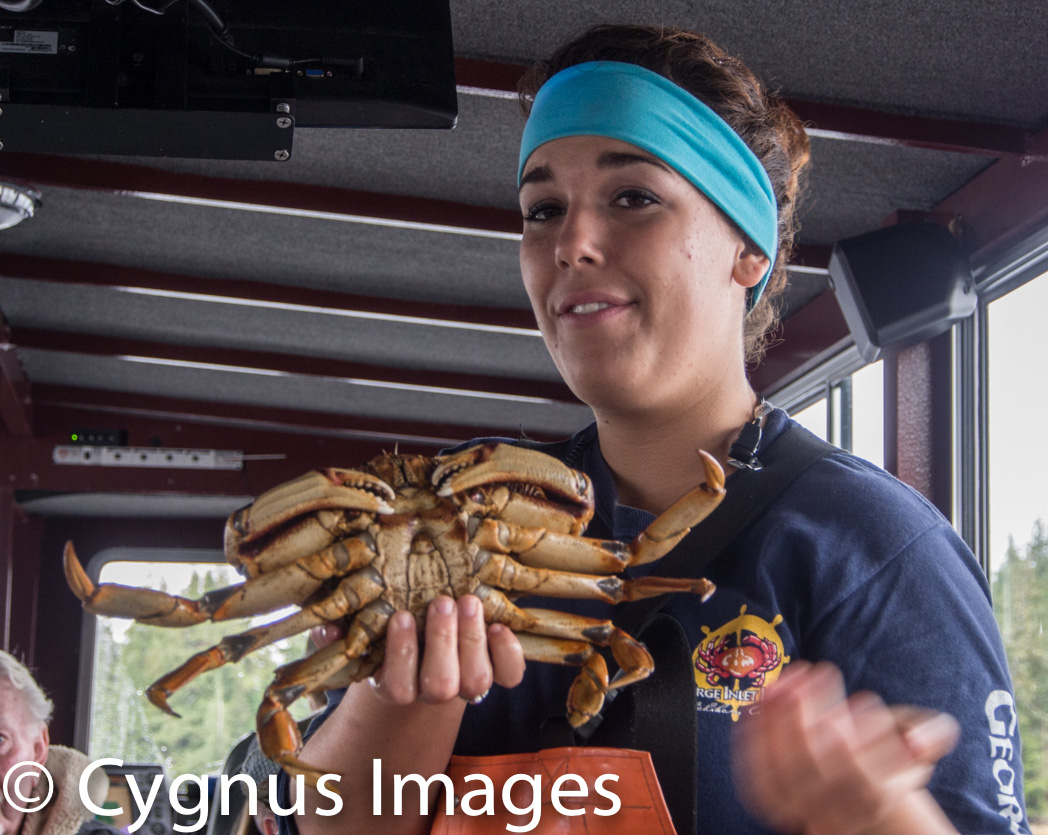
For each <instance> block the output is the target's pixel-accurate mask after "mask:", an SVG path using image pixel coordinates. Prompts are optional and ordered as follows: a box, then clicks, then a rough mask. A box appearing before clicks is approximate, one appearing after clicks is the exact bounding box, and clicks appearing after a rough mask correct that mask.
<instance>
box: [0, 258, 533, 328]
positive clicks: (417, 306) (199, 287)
mask: <svg viewBox="0 0 1048 835" xmlns="http://www.w3.org/2000/svg"><path fill="white" fill-rule="evenodd" d="M0 276H4V277H6V278H15V279H18V278H27V279H33V280H35V281H49V282H53V283H55V284H85V285H89V286H92V287H101V288H112V289H118V288H120V289H131V290H138V289H141V290H150V291H156V292H157V294H158V295H164V294H171V295H173V296H177V295H180V294H186V295H192V296H203V297H215V298H224V299H234V300H243V301H244V302H246V303H258V304H260V305H271V306H277V307H281V306H283V307H287V308H290V309H296V310H297V309H301V308H313V309H323V310H325V311H329V312H330V311H344V312H347V313H350V314H353V313H359V314H361V315H362V316H366V317H368V318H389V319H395V320H396V321H405V320H408V321H410V320H417V321H418V323H419V324H438V325H442V326H450V327H454V326H456V325H460V324H461V325H464V326H477V327H480V328H483V329H509V330H512V331H519V330H524V331H527V332H528V333H529V334H533V335H535V336H538V335H539V332H538V329H537V328H536V325H535V316H534V314H533V313H532V312H531V310H525V309H519V308H496V307H472V306H467V305H456V304H444V303H439V302H417V301H410V300H405V299H391V298H382V297H379V296H362V295H355V294H353V293H341V292H338V291H335V290H318V289H313V288H309V287H300V286H297V285H295V286H291V285H284V284H270V283H266V282H261V281H250V280H243V281H241V280H238V279H221V278H203V277H201V276H193V275H178V274H174V273H166V272H158V271H156V270H147V269H140V268H137V267H122V266H118V265H115V264H98V263H93V262H90V261H65V260H62V259H56V258H40V257H38V256H33V255H20V254H18V253H6V252H0ZM205 300H206V299H205Z"/></svg>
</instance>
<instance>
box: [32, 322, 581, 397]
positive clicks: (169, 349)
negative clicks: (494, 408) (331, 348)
mask: <svg viewBox="0 0 1048 835" xmlns="http://www.w3.org/2000/svg"><path fill="white" fill-rule="evenodd" d="M12 342H13V344H14V345H16V346H18V347H20V348H32V349H36V350H46V351H64V352H69V353H74V354H87V355H92V356H106V357H116V358H120V359H131V360H139V361H141V360H153V361H157V362H160V363H163V364H171V365H184V366H189V367H193V366H201V367H211V368H214V367H223V368H224V370H228V371H238V370H240V371H243V372H244V373H258V372H259V371H265V372H273V373H277V374H285V375H291V376H300V377H302V376H310V377H326V378H334V379H344V380H354V381H360V382H364V383H367V382H375V383H380V384H382V385H383V386H384V387H390V388H413V389H419V388H422V389H441V390H443V391H445V392H446V393H459V394H462V395H465V396H477V397H483V396H485V395H488V396H490V395H493V394H494V395H499V396H500V397H510V398H513V397H519V398H540V399H543V400H549V401H554V402H556V401H561V402H567V403H577V402H578V400H577V399H576V398H575V395H574V394H572V392H571V389H569V388H568V387H567V386H566V385H565V384H564V383H560V382H551V381H546V380H528V379H519V378H508V377H495V376H490V375H485V374H469V373H461V372H457V371H424V370H418V369H409V368H395V367H391V366H385V365H373V364H368V363H361V362H351V361H348V360H340V359H327V358H323V357H316V356H303V355H299V354H285V353H277V352H274V351H253V350H246V349H242V348H223V347H216V346H212V345H206V346H202V345H183V344H171V343H166V342H152V341H147V340H138V339H123V338H118V337H110V336H100V335H97V334H84V333H70V332H64V331H52V330H43V329H38V328H17V329H15V330H14V332H13V334H12Z"/></svg>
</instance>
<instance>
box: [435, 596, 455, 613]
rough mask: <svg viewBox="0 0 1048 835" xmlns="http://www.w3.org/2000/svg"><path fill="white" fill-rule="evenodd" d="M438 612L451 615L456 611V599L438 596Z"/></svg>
mask: <svg viewBox="0 0 1048 835" xmlns="http://www.w3.org/2000/svg"><path fill="white" fill-rule="evenodd" d="M434 605H435V606H436V607H437V612H438V613H439V614H442V615H450V614H451V613H452V612H454V611H455V601H454V600H452V599H451V598H450V597H443V596H441V597H438V598H437V600H436V603H435V604H434Z"/></svg>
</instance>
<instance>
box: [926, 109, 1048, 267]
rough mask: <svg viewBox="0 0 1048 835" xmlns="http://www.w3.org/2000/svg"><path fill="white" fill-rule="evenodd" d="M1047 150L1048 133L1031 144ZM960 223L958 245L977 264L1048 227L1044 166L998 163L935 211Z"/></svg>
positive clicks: (1047, 185)
mask: <svg viewBox="0 0 1048 835" xmlns="http://www.w3.org/2000/svg"><path fill="white" fill-rule="evenodd" d="M1034 141H1035V142H1036V144H1038V145H1039V146H1040V147H1045V146H1048V129H1046V130H1043V131H1041V133H1040V134H1038V135H1037V137H1036V138H1035V140H1034ZM934 211H936V212H940V213H943V214H945V215H949V216H955V217H958V218H959V224H960V231H961V237H962V241H963V243H964V245H965V248H966V249H967V250H968V251H969V253H970V254H971V257H972V260H973V261H974V262H976V263H979V262H986V261H988V260H991V259H992V256H993V253H994V252H995V251H997V250H1000V249H1002V248H1005V247H1007V246H1008V245H1009V244H1011V243H1014V242H1017V241H1019V240H1022V239H1023V238H1024V237H1026V236H1027V235H1029V234H1030V233H1031V232H1034V231H1036V230H1037V229H1040V228H1042V227H1044V226H1045V225H1046V224H1048V163H1046V162H1025V161H1024V160H1021V159H1002V160H998V161H997V162H995V163H994V164H993V165H991V166H990V167H989V168H987V169H986V170H985V171H983V172H982V173H981V174H979V175H978V176H976V177H975V178H974V179H972V180H971V181H970V182H968V183H967V185H964V186H962V187H961V188H959V189H958V190H957V191H955V192H954V193H953V194H951V195H950V196H949V197H947V198H946V199H945V200H943V201H942V202H941V203H939V205H937V206H936V207H935V209H934Z"/></svg>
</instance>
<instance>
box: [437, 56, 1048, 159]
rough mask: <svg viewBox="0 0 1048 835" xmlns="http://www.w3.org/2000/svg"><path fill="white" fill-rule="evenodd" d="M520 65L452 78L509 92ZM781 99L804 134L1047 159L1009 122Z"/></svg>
mask: <svg viewBox="0 0 1048 835" xmlns="http://www.w3.org/2000/svg"><path fill="white" fill-rule="evenodd" d="M526 69H527V67H526V66H523V65H520V64H505V63H500V62H496V61H478V60H473V59H469V58H456V59H455V78H456V80H457V82H458V83H459V85H461V86H464V87H472V88H475V89H478V90H490V91H492V92H495V93H515V92H516V91H517V80H518V79H519V78H520V77H521V76H522V75H523V74H524V71H525V70H526ZM785 101H786V103H787V104H788V105H789V106H790V108H792V110H793V111H794V112H795V113H796V114H797V115H798V116H799V117H800V118H801V119H802V120H803V121H804V122H806V123H807V124H808V125H809V126H810V133H812V134H814V135H818V136H825V137H827V138H830V139H841V140H844V141H849V142H878V143H886V144H890V145H901V146H906V147H910V148H933V149H935V150H938V151H952V152H954V153H961V154H980V155H985V156H991V157H1014V158H1016V159H1024V158H1025V159H1027V160H1048V145H1046V144H1045V143H1042V142H1039V141H1038V140H1037V138H1036V136H1035V135H1034V134H1033V133H1032V132H1030V131H1027V130H1023V129H1022V128H1016V127H1011V126H1009V125H999V124H992V123H986V122H974V121H961V120H959V119H937V118H931V117H927V116H911V115H905V114H901V113H889V112H886V111H883V110H874V109H872V108H867V107H855V106H851V105H843V104H828V103H826V102H816V101H808V100H805V99H797V98H786V99H785Z"/></svg>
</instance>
